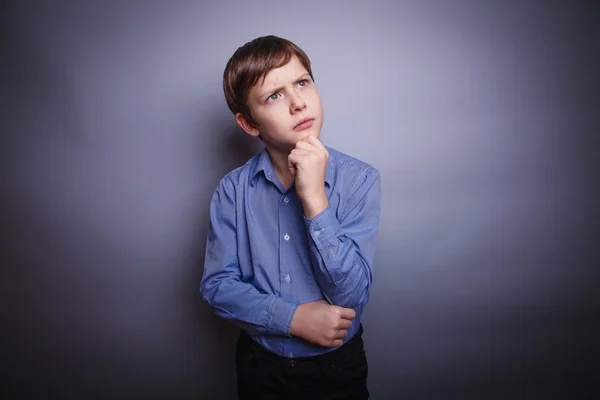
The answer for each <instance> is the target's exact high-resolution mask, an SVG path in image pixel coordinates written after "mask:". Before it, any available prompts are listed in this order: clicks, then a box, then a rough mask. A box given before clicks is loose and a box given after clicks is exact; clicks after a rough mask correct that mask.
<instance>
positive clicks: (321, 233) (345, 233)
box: [305, 168, 381, 308]
mask: <svg viewBox="0 0 600 400" xmlns="http://www.w3.org/2000/svg"><path fill="white" fill-rule="evenodd" d="M380 198H381V177H380V174H379V172H378V171H377V170H376V169H374V168H370V169H367V170H365V171H364V172H363V173H362V174H361V176H359V177H358V178H357V179H356V181H355V183H354V184H353V187H352V189H351V190H350V195H349V198H348V201H347V202H346V205H345V206H344V211H342V215H341V216H340V217H339V218H338V216H337V215H336V211H335V210H334V209H332V208H331V205H330V206H328V207H327V208H326V209H325V210H323V211H322V212H321V213H320V214H319V215H317V216H316V217H314V218H313V219H308V218H305V222H306V228H307V230H308V237H309V247H310V254H311V260H312V262H313V269H314V274H315V277H316V279H317V282H318V283H319V286H320V287H321V290H322V291H323V293H324V295H325V297H327V300H328V301H329V302H330V303H331V304H335V305H338V306H342V307H349V308H354V307H357V306H363V307H364V306H365V305H366V303H367V302H368V300H369V290H370V287H371V283H372V281H373V277H372V267H373V258H374V255H375V240H376V237H377V232H378V229H379V218H380V214H381V209H380Z"/></svg>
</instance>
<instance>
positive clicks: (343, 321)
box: [339, 318, 352, 329]
mask: <svg viewBox="0 0 600 400" xmlns="http://www.w3.org/2000/svg"><path fill="white" fill-rule="evenodd" d="M350 327H352V321H351V320H349V319H344V318H342V319H341V320H340V326H339V329H350Z"/></svg>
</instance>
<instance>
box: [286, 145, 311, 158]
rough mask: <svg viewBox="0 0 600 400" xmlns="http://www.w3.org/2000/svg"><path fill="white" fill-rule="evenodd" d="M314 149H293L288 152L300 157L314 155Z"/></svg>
mask: <svg viewBox="0 0 600 400" xmlns="http://www.w3.org/2000/svg"><path fill="white" fill-rule="evenodd" d="M315 151H316V149H315V148H314V147H313V148H312V149H304V148H303V149H294V150H292V151H290V154H300V155H305V156H307V155H309V154H315Z"/></svg>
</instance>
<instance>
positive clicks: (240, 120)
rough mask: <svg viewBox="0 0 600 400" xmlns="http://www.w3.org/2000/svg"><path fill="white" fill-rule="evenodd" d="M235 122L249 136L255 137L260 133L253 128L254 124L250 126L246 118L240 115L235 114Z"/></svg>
mask: <svg viewBox="0 0 600 400" xmlns="http://www.w3.org/2000/svg"><path fill="white" fill-rule="evenodd" d="M235 121H236V122H237V123H238V125H239V126H241V127H242V129H243V130H244V131H245V132H246V133H247V134H248V135H250V136H254V137H257V136H259V135H260V131H259V130H258V128H257V127H255V126H254V124H252V123H251V122H250V121H249V120H248V118H246V117H245V116H243V115H242V113H237V114H235Z"/></svg>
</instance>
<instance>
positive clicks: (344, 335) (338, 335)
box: [335, 329, 348, 339]
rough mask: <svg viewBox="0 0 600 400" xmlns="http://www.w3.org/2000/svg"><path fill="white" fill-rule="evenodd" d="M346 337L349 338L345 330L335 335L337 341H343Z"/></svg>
mask: <svg viewBox="0 0 600 400" xmlns="http://www.w3.org/2000/svg"><path fill="white" fill-rule="evenodd" d="M346 336H348V331H347V330H345V329H340V330H339V331H337V332H336V333H335V338H336V339H342V338H345V337H346Z"/></svg>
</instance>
